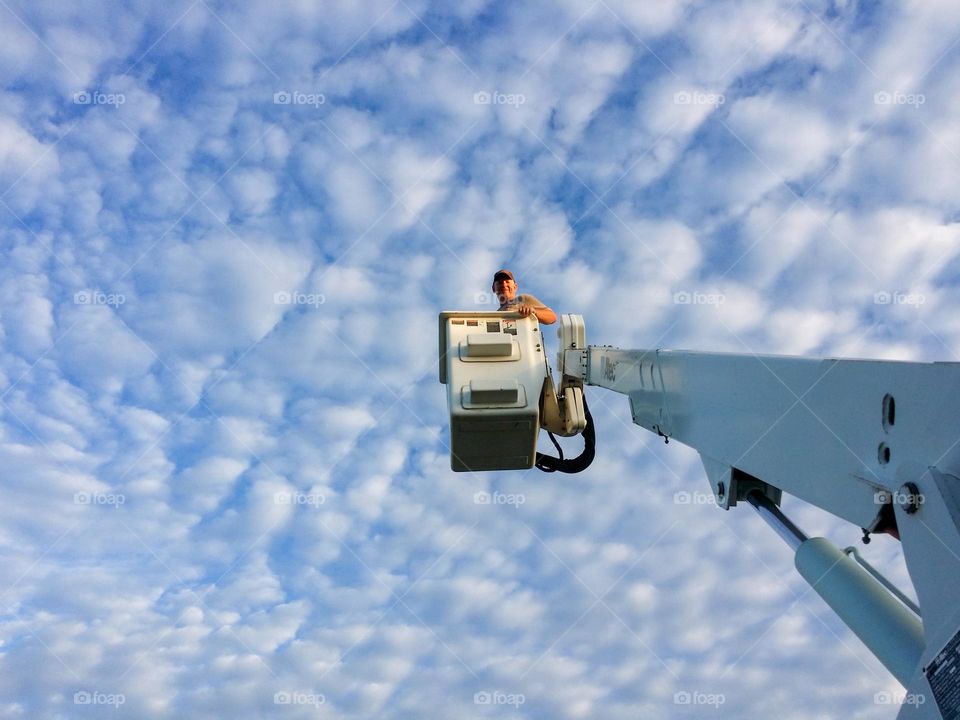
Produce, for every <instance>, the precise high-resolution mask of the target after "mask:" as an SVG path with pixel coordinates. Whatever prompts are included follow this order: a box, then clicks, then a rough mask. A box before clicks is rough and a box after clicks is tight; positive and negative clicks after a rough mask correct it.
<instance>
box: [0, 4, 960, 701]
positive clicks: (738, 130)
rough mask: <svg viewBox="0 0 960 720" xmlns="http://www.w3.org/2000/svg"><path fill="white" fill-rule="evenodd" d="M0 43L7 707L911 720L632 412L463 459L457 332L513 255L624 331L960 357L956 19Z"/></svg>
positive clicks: (539, 17) (224, 8)
mask: <svg viewBox="0 0 960 720" xmlns="http://www.w3.org/2000/svg"><path fill="white" fill-rule="evenodd" d="M0 17H2V22H0V35H2V41H0V74H2V77H3V86H2V87H3V89H2V103H0V107H2V110H0V223H2V230H3V233H2V244H0V253H2V261H0V403H2V404H0V467H3V468H4V471H3V480H2V484H0V491H2V502H0V549H2V557H3V562H2V563H0V602H2V607H0V629H2V634H0V663H2V665H0V668H2V672H0V717H2V718H8V717H9V718H19V717H24V718H61V717H71V718H72V717H77V718H82V717H116V718H125V717H131V718H134V717H135V718H168V717H171V718H172V717H193V718H221V717H227V716H235V717H277V718H313V717H324V716H326V717H343V718H374V717H375V718H448V717H453V716H455V717H471V718H472V717H476V718H487V717H518V718H521V717H522V718H610V719H614V720H615V719H617V718H636V717H649V718H674V717H690V718H698V717H705V718H713V717H723V718H751V717H765V716H769V715H776V716H777V717H781V718H784V720H787V719H789V718H812V717H815V718H834V717H849V718H892V717H894V716H895V715H896V713H897V710H898V706H897V704H896V702H890V699H891V695H890V693H894V694H895V693H896V692H898V688H899V686H898V685H897V684H896V682H895V681H894V680H893V678H892V677H891V676H890V675H889V673H887V672H886V671H885V670H884V669H883V667H882V666H881V665H880V664H879V663H878V662H877V661H876V660H874V659H873V658H872V656H870V655H869V654H868V653H867V651H866V650H865V649H864V648H863V647H862V646H861V645H860V644H859V642H858V641H857V640H856V638H854V637H853V636H852V635H851V634H850V633H849V632H848V631H847V630H846V629H845V628H844V627H843V626H842V625H841V624H840V623H839V621H838V620H837V619H836V618H835V617H834V616H833V615H832V614H831V612H830V611H829V610H828V609H827V608H826V606H825V605H824V604H823V603H822V602H821V601H820V600H819V599H818V598H817V597H816V596H815V595H814V594H813V593H811V592H810V591H809V590H808V589H807V588H806V587H805V586H804V585H803V583H802V581H801V580H800V579H799V578H798V577H797V576H796V575H795V572H794V571H793V568H792V561H791V557H790V553H789V550H788V549H787V548H786V547H785V546H783V547H781V545H780V543H779V541H778V540H777V538H776V537H774V536H773V535H772V533H771V532H770V531H769V530H768V529H767V528H766V527H765V526H763V525H762V523H761V522H760V521H759V519H758V518H756V517H754V516H753V515H752V514H751V513H750V512H748V511H747V510H745V509H743V508H737V509H735V510H734V511H732V512H729V513H724V512H721V511H719V510H717V509H716V508H714V507H712V506H711V505H710V504H709V503H708V502H706V500H705V498H706V492H707V490H708V488H707V485H706V482H705V478H704V475H703V471H702V467H701V466H700V463H699V460H698V459H697V456H696V455H695V454H694V453H693V452H692V451H690V450H689V449H686V448H683V447H681V446H678V445H676V444H674V443H671V444H670V445H668V446H664V445H662V443H660V441H659V440H658V439H657V438H655V437H652V436H649V435H648V434H646V433H645V432H644V431H642V430H640V429H639V428H637V427H635V426H633V425H631V424H630V416H629V409H628V406H627V402H626V400H625V399H624V398H622V397H620V396H615V395H612V394H610V393H607V392H606V391H604V390H599V389H593V390H590V391H589V398H590V403H591V409H592V411H593V414H594V418H595V421H596V424H597V428H598V453H597V455H598V456H597V459H596V461H595V463H594V464H593V466H592V467H591V468H590V469H589V470H588V471H587V472H584V473H582V474H580V475H575V476H570V477H554V476H547V475H543V474H541V473H539V472H537V471H535V470H534V471H531V472H528V473H523V472H511V473H502V474H493V473H480V474H475V475H454V474H453V473H452V472H450V470H449V469H448V468H449V459H448V450H447V448H446V437H447V435H446V433H447V428H446V423H447V415H446V401H445V393H444V388H443V387H442V386H441V385H439V384H438V382H437V374H436V362H437V358H436V350H437V348H436V340H435V338H436V323H437V320H436V318H437V314H438V312H439V311H440V310H442V309H472V308H476V307H489V306H490V304H489V295H488V291H489V286H490V278H491V276H492V273H493V271H495V270H496V269H498V268H499V267H502V266H508V267H511V268H512V269H513V270H514V271H515V273H516V274H517V277H518V280H519V282H520V287H521V291H528V292H532V293H534V294H536V295H537V296H539V297H540V298H541V299H543V300H544V301H546V302H547V303H548V304H550V305H551V306H552V307H553V308H554V309H556V310H557V311H558V312H574V313H580V314H582V315H583V316H584V317H585V319H586V322H587V337H588V341H590V342H592V343H596V344H609V345H618V346H620V347H626V348H650V347H671V348H689V349H699V350H718V351H733V352H748V353H753V352H757V353H784V354H802V355H811V356H818V355H828V356H847V357H873V358H889V359H900V360H957V359H960V358H958V355H957V351H958V349H960V321H958V319H957V315H956V313H955V312H954V308H955V307H956V304H957V300H958V299H960V298H958V295H960V293H958V282H957V277H958V265H957V263H958V259H957V257H958V247H960V246H958V239H960V238H958V235H960V232H958V224H957V206H958V201H960V189H958V187H960V186H958V184H957V183H956V177H957V170H958V167H960V132H958V129H957V128H958V127H960V126H958V125H957V123H956V120H955V118H956V116H957V111H958V109H960V106H958V103H960V99H958V98H960V80H958V78H960V73H958V72H957V70H958V65H960V11H958V10H957V8H956V6H955V4H951V3H947V2H924V3H901V4H893V3H862V4H858V3H856V2H832V3H831V2H813V1H811V2H799V3H795V2H724V1H720V2H710V3H702V2H692V3H691V2H672V1H670V0H658V1H657V2H652V3H643V4H639V3H631V2H628V0H596V1H595V2H589V1H586V2H580V1H579V0H577V1H571V2H561V3H538V2H532V3H522V4H517V3H506V2H501V3H497V2H492V3H488V2H483V0H472V1H470V2H464V3H459V4H456V6H450V5H449V4H436V3H429V2H426V1H420V2H415V1H414V0H396V2H394V1H393V0H371V1H369V2H329V3H319V4H310V3H305V2H296V1H285V0H278V1H277V2H271V3H266V4H253V3H247V4H243V5H237V4H229V3H214V2H208V1H207V0H196V1H195V2H190V1H187V2H175V3H169V4H157V3H155V4H149V3H142V2H139V3H126V4H119V3H114V2H102V3H98V2H90V3H84V4H83V5H82V7H81V6H70V7H66V6H64V5H63V4H62V3H53V2H45V1H40V2H30V3H26V2H5V3H0ZM684 293H686V294H687V295H683V294H684ZM681 297H693V298H700V299H701V300H702V301H695V302H692V303H683V302H678V298H681ZM570 444H571V445H573V446H574V447H575V446H576V442H573V443H570ZM478 492H487V493H502V494H503V495H498V496H497V497H512V498H513V499H514V501H513V502H510V503H501V504H482V503H477V502H475V497H476V493H478ZM518 498H522V501H520V500H518ZM785 507H786V508H787V509H788V511H789V512H790V513H791V514H792V515H793V516H794V517H795V519H796V521H797V522H798V524H800V525H801V527H803V528H804V529H805V530H806V531H807V532H808V533H809V534H823V535H827V536H828V537H830V538H831V539H833V540H834V541H835V542H836V543H838V544H840V545H841V546H844V545H848V544H853V543H855V542H857V541H858V539H859V535H860V533H859V530H858V529H857V528H853V527H849V526H847V525H845V524H844V523H842V522H840V521H839V520H837V519H835V518H833V517H831V516H829V515H827V514H826V513H823V512H821V511H818V510H815V509H812V508H807V507H804V506H802V505H800V504H799V503H796V502H793V501H791V500H790V499H789V498H788V499H786V501H785ZM862 551H863V552H864V554H865V555H866V557H867V558H868V559H869V560H870V561H871V562H873V563H875V564H876V565H878V566H879V567H881V568H883V569H884V571H885V572H887V573H888V574H889V575H890V576H891V577H893V578H894V579H896V580H897V581H898V582H899V583H900V584H901V585H907V584H908V579H907V576H906V572H905V569H904V567H903V562H902V556H901V554H900V550H899V547H898V545H897V543H896V542H895V541H893V540H891V539H884V538H878V539H877V540H876V541H875V542H873V543H872V544H871V545H870V546H868V547H864V548H862ZM685 699H686V700H689V701H690V702H684V700H685Z"/></svg>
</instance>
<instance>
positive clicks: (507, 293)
mask: <svg viewBox="0 0 960 720" xmlns="http://www.w3.org/2000/svg"><path fill="white" fill-rule="evenodd" d="M493 292H494V293H496V295H497V297H498V298H499V299H500V302H501V303H502V302H505V301H507V300H513V299H514V298H515V297H516V296H517V283H516V282H514V281H513V280H511V279H510V278H507V279H506V280H495V281H494V283H493Z"/></svg>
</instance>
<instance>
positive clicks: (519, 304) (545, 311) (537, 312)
mask: <svg viewBox="0 0 960 720" xmlns="http://www.w3.org/2000/svg"><path fill="white" fill-rule="evenodd" d="M493 292H494V293H495V294H496V296H497V299H498V300H500V308H499V309H500V310H512V311H513V312H518V313H520V314H521V315H522V316H523V317H529V316H530V315H534V316H536V318H537V320H539V321H540V322H541V323H543V324H544V325H553V323H555V322H556V321H557V314H556V313H555V312H554V311H553V310H551V309H550V308H548V307H547V306H546V305H544V304H543V303H542V302H540V301H539V300H538V299H537V298H536V297H534V296H533V295H527V294H523V295H517V281H516V278H514V277H513V273H512V272H510V271H509V270H506V269H504V270H498V271H497V272H496V273H495V274H494V276H493Z"/></svg>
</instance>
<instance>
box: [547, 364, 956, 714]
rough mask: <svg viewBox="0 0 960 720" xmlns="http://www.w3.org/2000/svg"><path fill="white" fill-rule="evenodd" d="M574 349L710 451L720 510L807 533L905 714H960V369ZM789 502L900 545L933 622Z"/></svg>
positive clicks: (798, 545) (644, 421)
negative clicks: (813, 532)
mask: <svg viewBox="0 0 960 720" xmlns="http://www.w3.org/2000/svg"><path fill="white" fill-rule="evenodd" d="M564 353H565V357H564V358H563V362H562V363H561V365H562V366H563V367H564V368H565V372H567V373H570V374H574V373H575V372H576V371H577V369H579V374H580V377H581V378H582V379H583V380H584V381H585V382H586V383H587V384H589V385H596V386H599V387H605V388H608V389H610V390H613V391H614V392H618V393H622V394H624V395H626V396H627V397H628V398H629V400H630V409H631V413H632V416H633V421H634V423H636V424H637V425H640V426H641V427H643V428H646V429H647V430H650V431H652V432H655V433H657V434H658V435H661V436H662V437H664V438H665V440H671V439H672V440H676V441H678V442H681V443H683V444H685V445H688V446H690V447H692V448H694V449H695V450H697V452H699V453H700V456H701V458H702V460H703V464H704V468H705V469H706V472H707V476H708V480H709V482H710V485H711V488H712V490H713V492H714V494H715V495H716V499H717V503H718V505H719V506H720V507H721V508H723V509H729V508H731V507H733V506H734V505H736V504H737V502H738V501H748V500H749V502H750V504H752V505H754V506H755V507H757V509H758V510H760V511H761V514H763V515H764V517H765V519H766V520H767V521H768V522H770V523H771V524H772V525H774V526H775V527H777V528H778V530H780V531H781V533H782V534H784V536H785V537H788V539H790V537H791V536H792V537H793V541H792V542H791V544H792V545H793V546H794V547H795V549H796V550H797V553H796V565H797V569H798V570H799V571H800V573H801V574H802V575H803V576H804V577H805V578H806V579H807V580H808V581H809V582H810V583H811V585H813V587H814V588H815V589H816V590H817V591H818V593H820V595H821V596H822V597H823V598H824V599H825V600H826V601H827V603H828V604H830V606H831V607H832V608H833V609H834V610H835V611H836V612H837V613H838V615H840V617H841V618H842V619H843V620H844V621H845V622H846V623H847V625H848V626H849V627H850V628H851V629H852V630H853V631H854V632H855V633H856V634H857V635H858V636H859V637H860V638H861V639H862V640H863V641H864V643H865V644H866V645H867V646H868V647H869V648H870V649H871V651H873V652H874V654H875V655H876V656H877V657H878V658H879V659H880V660H881V662H883V663H884V664H885V665H886V666H887V668H888V669H890V671H891V672H892V673H893V674H894V676H895V677H897V679H898V680H899V681H900V682H901V683H902V684H903V685H904V686H905V687H906V688H907V691H908V693H907V695H906V696H905V697H906V698H907V702H906V703H905V704H904V705H903V706H902V709H901V711H900V714H899V715H898V718H960V632H958V630H960V602H958V598H960V530H958V528H960V479H958V477H960V415H958V413H960V363H911V362H882V361H863V360H840V359H808V358H799V357H777V356H760V355H739V354H722V353H701V352H682V351H670V350H619V349H615V348H610V347H595V346H590V347H588V348H586V349H585V350H584V349H574V350H565V351H564ZM782 492H787V493H790V494H792V495H795V496H797V497H799V498H801V499H803V500H806V501H807V502H809V503H812V504H813V505H816V506H817V507H820V508H822V509H824V510H827V511H828V512H831V513H833V514H834V515H837V516H839V517H841V518H843V519H845V520H848V521H850V522H852V523H854V524H855V525H857V526H859V527H861V528H863V529H864V530H865V534H866V533H867V532H886V533H889V534H891V535H893V536H895V537H899V538H900V540H901V542H902V544H903V552H904V557H905V560H906V565H907V569H908V571H909V573H910V576H911V579H912V581H913V584H914V588H915V590H916V593H917V597H918V599H919V606H920V613H921V614H922V622H921V620H920V618H918V617H917V615H916V614H915V613H914V612H912V611H911V610H910V609H909V608H908V607H907V606H906V605H904V604H903V603H902V602H900V601H899V600H896V599H894V597H895V596H894V595H892V594H891V593H890V592H889V591H888V590H887V589H886V588H885V587H884V586H883V585H882V584H881V583H880V582H879V581H878V580H877V579H876V576H875V575H871V574H870V573H868V572H866V571H865V570H864V568H863V567H862V565H860V564H858V563H857V562H856V561H855V560H854V559H852V558H850V557H848V556H847V555H845V554H843V553H842V552H841V551H840V550H839V549H837V548H835V546H833V545H832V544H830V543H829V541H826V540H825V539H824V538H812V539H809V538H806V536H804V535H803V534H802V533H800V531H798V530H797V529H796V528H795V526H793V525H792V523H789V521H788V520H786V518H784V517H783V516H782V514H781V513H779V510H778V508H777V507H776V506H777V505H778V504H779V500H780V495H781V493H782ZM865 536H866V535H865ZM911 698H913V699H914V701H913V702H910V699H911Z"/></svg>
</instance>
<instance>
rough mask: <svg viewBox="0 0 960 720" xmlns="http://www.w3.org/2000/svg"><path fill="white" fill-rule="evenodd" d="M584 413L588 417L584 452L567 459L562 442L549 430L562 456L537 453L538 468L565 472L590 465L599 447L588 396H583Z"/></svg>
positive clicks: (544, 470)
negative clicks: (564, 455)
mask: <svg viewBox="0 0 960 720" xmlns="http://www.w3.org/2000/svg"><path fill="white" fill-rule="evenodd" d="M583 414H584V416H585V417H586V418H587V425H586V427H585V428H583V432H582V433H581V435H583V452H582V453H580V454H579V455H578V456H577V457H575V458H571V459H569V460H565V459H564V457H563V448H561V447H560V443H558V442H557V439H556V438H555V437H554V436H553V433H552V432H549V431H548V432H547V435H549V436H550V440H551V442H553V445H554V447H556V448H557V452H558V453H559V454H560V457H554V456H553V455H544V454H543V453H540V452H538V453H537V462H536V463H535V465H536V466H537V468H538V469H540V470H543V472H550V473H552V472H563V473H578V472H583V471H584V470H586V469H587V468H588V467H590V463H592V462H593V457H594V455H595V454H596V449H597V432H596V428H594V426H593V416H592V415H591V414H590V408H588V407H587V398H586V396H584V398H583Z"/></svg>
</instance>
